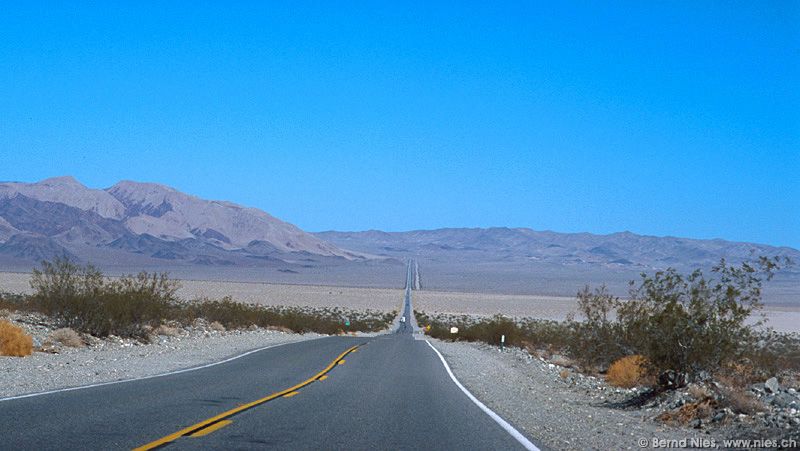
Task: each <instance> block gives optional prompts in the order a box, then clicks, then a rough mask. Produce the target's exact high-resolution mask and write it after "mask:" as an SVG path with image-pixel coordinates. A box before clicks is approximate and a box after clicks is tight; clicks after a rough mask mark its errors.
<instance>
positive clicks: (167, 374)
mask: <svg viewBox="0 0 800 451" xmlns="http://www.w3.org/2000/svg"><path fill="white" fill-rule="evenodd" d="M323 338H328V337H317V338H312V339H309V340H297V341H287V342H286V343H278V344H274V345H269V346H263V347H261V348H257V349H252V350H250V351H247V352H245V353H243V354H238V355H235V356H233V357H228V358H227V359H225V360H220V361H218V362H211V363H207V364H205V365H200V366H193V367H191V368H183V369H180V370H175V371H169V372H167V373H159V374H151V375H148V376H142V377H134V378H131V379H121V380H117V381H108V382H98V383H96V384H89V385H79V386H77V387H67V388H59V389H56V390H48V391H42V392H36V393H28V394H25V395H18V396H9V397H8V398H0V402H3V401H13V400H15V399H23V398H33V397H36V396H44V395H51V394H53V393H62V392H68V391H75V390H85V389H87V388H94V387H102V386H104V385H114V384H124V383H126V382H134V381H142V380H145V379H155V378H157V377H164V376H171V375H173V374H180V373H188V372H190V371H197V370H202V369H204V368H210V367H212V366H217V365H222V364H223V363H228V362H231V361H233V360H236V359H240V358H242V357H244V356H248V355H250V354H254V353H256V352H260V351H264V350H267V349H271V348H277V347H278V346H284V345H289V344H292V343H300V342H302V341H313V340H321V339H323Z"/></svg>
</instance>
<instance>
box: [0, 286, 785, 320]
mask: <svg viewBox="0 0 800 451" xmlns="http://www.w3.org/2000/svg"><path fill="white" fill-rule="evenodd" d="M29 279H30V275H29V274H27V273H7V272H3V273H0V291H6V292H12V293H27V292H30V286H29V284H28V280H29ZM181 285H182V288H181V290H180V291H179V293H178V295H179V296H180V297H181V298H183V299H198V298H208V299H220V298H222V297H224V296H231V297H232V298H233V299H234V300H237V301H243V302H251V303H256V304H263V305H288V306H310V307H328V306H331V307H333V306H336V307H342V308H348V309H352V310H366V309H373V310H382V311H387V312H389V311H392V310H398V309H399V308H400V306H401V304H402V302H403V290H400V289H390V288H353V287H334V286H323V285H288V284H268V283H254V282H219V281H206V280H182V281H181ZM575 306H576V300H575V298H570V297H557V296H532V295H507V294H487V293H461V292H445V291H427V290H423V291H415V292H414V308H415V309H417V310H421V311H424V312H427V313H450V314H467V315H481V316H492V315H495V314H501V315H506V316H517V317H533V318H541V319H550V320H563V319H564V318H566V316H567V314H568V313H570V312H572V311H574V310H575ZM763 313H764V314H765V315H766V317H767V319H768V325H769V326H771V327H773V328H775V330H778V331H784V332H800V308H798V307H793V306H773V305H767V306H766V307H765V309H764V311H763Z"/></svg>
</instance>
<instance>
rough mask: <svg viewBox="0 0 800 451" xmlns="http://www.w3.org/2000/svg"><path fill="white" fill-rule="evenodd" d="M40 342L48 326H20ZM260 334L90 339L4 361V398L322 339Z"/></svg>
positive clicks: (0, 385) (0, 377)
mask: <svg viewBox="0 0 800 451" xmlns="http://www.w3.org/2000/svg"><path fill="white" fill-rule="evenodd" d="M16 323H17V324H18V325H21V326H23V327H24V328H25V329H27V331H28V332H29V333H31V335H33V336H34V338H35V339H39V340H41V336H43V335H44V334H46V333H47V332H48V331H49V329H50V328H49V327H48V326H47V325H37V324H36V323H35V322H29V323H20V322H16ZM323 336H324V335H319V334H303V335H301V334H293V333H285V332H281V331H274V330H266V329H256V330H247V331H238V330H237V331H215V330H209V328H207V327H205V326H202V325H201V326H199V327H193V328H190V329H183V330H180V331H179V332H178V334H177V335H176V336H163V335H159V336H157V337H155V338H154V339H153V342H152V343H148V344H145V343H141V342H138V341H136V340H128V339H122V338H119V337H109V338H107V339H103V340H100V339H93V340H92V339H91V338H90V337H84V340H86V341H88V343H87V345H85V346H83V347H79V348H72V347H66V346H58V347H56V348H55V349H53V350H52V352H57V353H49V352H34V353H33V354H32V355H30V356H27V357H2V356H0V398H5V397H10V396H18V395H22V394H28V393H36V392H42V391H49V390H56V389H61V388H67V387H76V386H82V385H90V384H96V383H102V382H111V381H119V380H125V379H133V378H140V377H144V376H152V375H156V374H161V373H166V372H170V371H175V370H179V369H184V368H191V367H195V366H200V365H204V364H208V363H212V362H218V361H220V360H224V359H226V358H229V357H232V356H235V355H238V354H242V353H244V352H247V351H250V350H253V349H257V348H261V347H265V346H270V345H278V344H283V343H292V342H297V341H301V340H310V339H314V338H319V337H323Z"/></svg>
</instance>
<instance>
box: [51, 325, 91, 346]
mask: <svg viewBox="0 0 800 451" xmlns="http://www.w3.org/2000/svg"><path fill="white" fill-rule="evenodd" d="M50 340H52V341H55V342H58V343H61V344H62V345H64V346H69V347H70V348H80V347H82V346H83V340H82V339H81V336H80V335H78V333H77V332H75V331H74V330H72V329H70V328H69V327H62V328H61V329H56V330H54V331H53V332H52V333H51V334H50Z"/></svg>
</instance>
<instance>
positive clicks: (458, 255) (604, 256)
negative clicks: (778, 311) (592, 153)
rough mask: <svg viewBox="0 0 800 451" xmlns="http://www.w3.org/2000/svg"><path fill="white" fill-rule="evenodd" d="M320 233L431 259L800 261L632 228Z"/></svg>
mask: <svg viewBox="0 0 800 451" xmlns="http://www.w3.org/2000/svg"><path fill="white" fill-rule="evenodd" d="M315 235H316V236H317V237H319V238H321V239H323V240H325V241H328V242H331V243H334V244H336V245H338V246H342V247H346V248H348V249H353V250H357V251H361V252H368V253H371V254H374V255H383V256H390V257H396V258H399V257H405V256H415V257H418V258H423V259H427V260H430V261H446V260H447V259H451V260H457V261H461V262H469V261H472V262H508V263H513V262H520V263H522V262H525V263H530V262H536V263H544V264H548V263H549V264H554V265H567V266H575V265H583V266H597V267H606V268H612V269H613V268H620V269H628V270H637V271H640V270H645V271H646V270H654V269H655V270H658V269H664V268H666V267H670V266H671V267H676V268H696V267H708V266H711V265H713V264H715V263H718V262H719V260H720V258H725V259H727V260H728V261H731V262H733V263H736V262H741V261H744V260H752V259H754V258H757V257H758V256H760V255H765V256H782V257H789V258H791V259H792V260H794V261H795V262H796V263H798V264H800V251H798V250H797V249H793V248H790V247H777V246H769V245H765V244H754V243H740V242H733V241H725V240H721V239H713V240H700V239H690V238H677V237H654V236H644V235H637V234H634V233H631V232H619V233H612V234H609V235H595V234H591V233H557V232H551V231H542V232H540V231H535V230H531V229H527V228H505V227H494V228H447V229H437V230H416V231H409V232H381V231H376V230H370V231H364V232H335V231H328V232H320V233H316V234H315ZM795 269H796V267H795Z"/></svg>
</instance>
